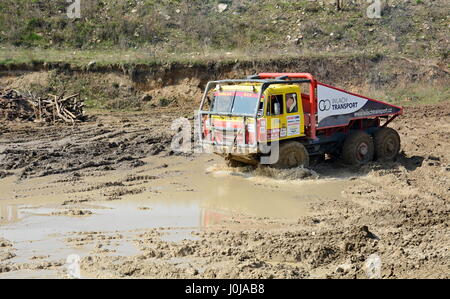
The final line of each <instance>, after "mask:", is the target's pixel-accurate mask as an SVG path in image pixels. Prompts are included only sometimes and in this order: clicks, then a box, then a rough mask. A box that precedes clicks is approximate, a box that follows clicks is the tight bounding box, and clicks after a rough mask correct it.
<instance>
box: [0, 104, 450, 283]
mask: <svg viewBox="0 0 450 299" xmlns="http://www.w3.org/2000/svg"><path fill="white" fill-rule="evenodd" d="M161 111H164V112H163V113H157V114H156V115H158V117H155V114H149V113H146V114H144V113H113V114H99V113H91V114H90V115H89V119H90V120H89V121H88V122H87V123H84V124H79V125H76V126H67V125H60V126H57V127H50V126H45V125H44V126H42V125H38V124H30V123H17V122H7V123H6V122H4V123H2V125H1V126H0V182H1V183H2V187H0V188H1V190H2V192H0V205H1V204H2V203H3V205H7V204H19V203H20V204H22V205H26V206H27V208H30V209H32V208H33V207H41V208H42V207H46V208H50V210H49V211H46V212H45V213H44V214H45V215H44V216H45V217H49V218H48V219H53V218H52V217H56V218H64V219H66V220H65V221H68V222H70V221H75V220H77V221H78V220H80V221H89V219H95V217H96V207H95V205H96V204H97V202H100V201H112V202H122V201H123V202H125V201H127V200H130V198H135V197H139V196H144V195H146V194H150V193H151V194H158V193H164V190H162V191H161V190H160V189H158V188H157V185H158V184H159V180H163V181H164V180H167V181H169V182H170V181H171V179H172V178H175V177H178V176H183V175H186V173H183V172H182V171H180V170H177V169H175V168H173V164H172V163H171V162H172V161H174V159H175V158H176V159H185V160H186V161H190V163H191V162H192V163H194V162H195V160H196V159H197V156H195V155H188V156H179V155H175V154H174V153H173V152H172V151H171V150H170V142H171V137H172V135H173V133H174V132H173V131H171V130H170V123H171V121H172V120H173V119H174V118H176V117H177V115H180V112H179V111H178V112H177V111H170V110H164V109H162V110H161ZM393 127H394V128H396V129H397V130H398V131H399V133H400V135H401V137H402V152H401V155H400V156H399V157H397V159H396V160H395V161H394V162H391V163H386V164H382V165H380V164H377V163H373V164H371V165H368V166H365V167H364V168H362V169H348V168H345V167H343V166H342V165H340V164H339V163H338V162H324V163H323V164H320V165H317V166H315V167H314V169H313V171H314V175H312V176H310V177H308V178H306V180H319V181H320V180H322V179H323V178H324V177H329V176H330V174H333V175H334V176H335V177H338V176H340V174H342V173H345V174H346V175H345V180H346V185H345V186H346V187H345V189H344V190H343V191H342V192H341V195H340V196H339V197H335V198H331V199H326V200H324V199H321V198H320V197H317V198H313V199H312V200H309V201H308V205H307V213H306V214H305V215H303V214H302V215H299V216H298V217H296V218H295V219H293V218H292V217H290V218H289V219H286V218H283V217H256V216H254V215H251V213H248V214H245V213H233V214H231V216H230V217H228V218H227V219H225V220H224V221H222V222H221V223H220V224H218V225H212V226H205V227H203V228H202V229H199V230H197V229H196V230H193V231H192V233H190V235H189V237H187V238H183V239H182V240H179V241H177V242H173V241H167V240H165V238H164V236H165V235H166V234H167V229H165V228H158V227H155V228H149V229H144V230H143V229H140V230H137V229H136V230H133V229H126V230H120V231H105V230H102V229H98V228H97V227H95V226H94V227H91V228H89V229H85V228H83V229H80V230H78V231H74V232H71V233H70V234H66V235H64V237H63V238H62V241H63V242H64V244H66V246H67V247H68V248H77V247H82V246H85V247H86V246H87V247H88V248H89V252H87V253H85V254H83V255H82V258H81V261H80V265H81V270H82V272H83V273H84V275H86V276H89V277H100V278H106V277H133V278H141V277H150V278H317V277H319V278H367V277H368V276H371V275H372V276H373V275H374V276H375V277H377V276H378V273H376V272H377V271H376V269H377V265H378V264H379V265H380V271H381V272H380V273H379V277H382V278H449V273H450V250H449V248H450V229H449V214H450V213H449V212H450V205H449V201H448V200H449V198H450V196H449V195H450V151H449V149H448V146H449V136H450V109H449V107H448V104H447V103H442V104H439V105H434V106H417V107H410V108H407V109H406V112H405V116H403V117H401V118H399V119H397V120H396V121H395V122H394V124H393ZM193 161H194V162H193ZM248 171H250V170H242V171H241V172H242V173H246V172H248ZM250 172H251V171H250ZM281 178H283V177H282V176H281ZM276 179H278V180H280V177H279V178H276ZM295 180H299V179H295ZM288 182H289V181H288ZM283 183H285V182H283ZM38 184H41V185H39V186H40V187H39V188H35V187H36V186H37V185H38ZM173 184H174V185H175V184H178V183H173ZM280 184H281V183H280ZM149 186H151V187H149ZM280 186H283V185H280ZM176 188H178V189H177V190H178V191H180V192H184V193H182V194H188V193H192V192H195V191H198V190H191V187H190V186H189V185H180V184H178V185H177V186H176ZM261 188H263V187H261ZM277 188H278V187H277ZM194 189H195V188H194ZM275 189H276V188H275ZM299 192H301V189H299ZM243 196H245V195H243ZM139 203H140V205H139V211H140V212H145V211H152V209H153V208H154V202H152V201H151V200H149V201H145V200H144V201H140V202H139ZM38 213H40V214H42V213H43V212H37V211H36V212H34V214H33V213H32V214H30V215H28V216H27V217H28V218H27V217H25V218H20V216H19V217H18V218H19V219H17V223H16V224H15V223H13V222H12V221H11V220H8V219H3V218H7V216H5V215H4V214H2V215H1V216H2V220H1V221H0V226H4V225H7V228H8V229H14V227H15V225H16V226H17V225H20V223H21V222H24V221H30V219H32V217H37V216H36V215H37V214H38ZM33 215H34V216H33ZM41 216H42V215H41ZM52 221H53V220H52ZM111 221H113V220H111ZM4 233H6V230H4V231H3V232H0V275H12V276H14V273H19V272H20V271H23V270H27V271H28V272H29V273H38V272H36V271H41V270H52V271H55V273H58V274H57V276H58V277H65V276H66V274H67V270H66V267H67V265H66V261H65V259H64V258H62V257H54V256H53V255H49V254H48V253H47V252H44V251H42V250H41V249H39V247H37V246H35V245H34V244H35V243H33V242H30V243H26V245H25V247H27V248H29V249H30V250H31V249H32V254H31V255H30V256H29V257H28V259H26V260H22V259H21V254H22V253H23V252H25V251H24V249H23V248H24V244H22V243H18V244H15V243H14V241H11V240H6V239H2V237H5V235H4ZM44 239H45V238H44ZM44 241H45V240H44ZM125 241H126V242H127V243H128V244H131V246H132V247H133V250H129V251H126V253H125V254H124V253H121V250H120V248H119V247H120V244H122V243H123V242H125ZM16 247H17V248H16ZM368 261H369V262H368ZM370 261H372V264H373V265H375V266H372V267H370V266H369V267H368V264H370ZM371 273H372V274H371Z"/></svg>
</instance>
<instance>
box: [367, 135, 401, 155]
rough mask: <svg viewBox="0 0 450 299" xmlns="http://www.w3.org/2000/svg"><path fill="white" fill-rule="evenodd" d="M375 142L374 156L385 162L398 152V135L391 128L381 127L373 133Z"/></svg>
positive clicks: (399, 142)
mask: <svg viewBox="0 0 450 299" xmlns="http://www.w3.org/2000/svg"><path fill="white" fill-rule="evenodd" d="M373 139H374V142H375V158H376V159H377V161H380V162H385V161H391V160H393V159H394V158H395V157H396V156H397V155H398V153H399V152H400V146H401V141H400V135H398V133H397V131H395V130H394V129H391V128H381V129H379V130H378V131H376V132H375V134H374V135H373Z"/></svg>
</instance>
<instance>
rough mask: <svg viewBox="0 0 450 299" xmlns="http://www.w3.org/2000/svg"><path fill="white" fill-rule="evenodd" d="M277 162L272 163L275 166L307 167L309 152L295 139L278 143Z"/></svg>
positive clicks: (284, 167)
mask: <svg viewBox="0 0 450 299" xmlns="http://www.w3.org/2000/svg"><path fill="white" fill-rule="evenodd" d="M279 153H280V156H279V158H278V162H276V163H275V164H273V165H272V167H275V168H281V169H286V168H294V167H300V166H303V167H308V166H309V154H308V151H307V150H306V148H305V146H304V145H303V144H301V143H300V142H297V141H287V142H284V143H281V145H280V151H279Z"/></svg>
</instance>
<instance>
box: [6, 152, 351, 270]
mask: <svg viewBox="0 0 450 299" xmlns="http://www.w3.org/2000/svg"><path fill="white" fill-rule="evenodd" d="M146 162H147V165H145V166H143V167H140V168H137V169H134V170H127V171H123V172H120V171H116V172H113V173H112V174H111V173H101V174H99V175H96V176H93V177H89V179H86V180H85V181H83V182H82V183H77V184H75V185H76V186H77V187H78V188H79V189H80V190H78V191H76V192H75V194H76V195H83V196H85V197H86V196H87V197H91V198H94V199H95V201H93V202H87V203H84V204H82V205H81V206H80V205H78V206H77V208H79V209H83V210H88V211H90V212H92V215H88V216H85V217H68V216H64V215H63V216H61V215H60V216H56V215H54V212H58V211H64V210H65V209H67V208H68V207H66V206H62V205H61V203H62V201H63V200H68V199H70V198H71V197H70V196H71V195H70V194H67V192H66V191H67V190H68V189H70V188H68V187H67V186H66V187H64V186H61V185H62V184H61V183H57V182H58V179H61V178H60V177H58V176H49V177H46V178H37V179H30V180H29V181H27V183H26V184H24V183H23V182H19V181H17V180H16V179H15V178H12V177H8V178H6V179H3V180H1V181H0V182H1V183H2V184H1V187H0V189H1V196H0V199H1V200H0V217H1V219H0V228H1V233H0V237H3V238H6V239H8V240H10V241H11V242H13V244H14V248H15V249H16V251H15V253H16V255H17V256H16V257H15V258H13V259H11V260H10V262H30V261H32V259H33V257H35V256H44V257H45V258H46V259H49V260H64V259H65V258H66V257H67V256H68V255H70V254H74V253H75V254H78V255H80V256H86V255H89V254H90V253H92V250H93V248H94V246H95V245H96V242H91V243H89V242H88V243H87V244H82V245H79V246H75V245H73V244H69V243H68V242H67V238H68V237H70V236H77V233H80V232H97V233H99V232H100V233H102V234H104V235H111V236H113V235H117V234H121V236H122V237H121V238H120V240H117V241H115V242H113V244H111V245H110V247H106V249H111V253H110V254H114V255H134V254H136V253H137V249H136V248H135V247H134V244H133V242H132V241H133V240H134V239H135V236H136V234H137V233H138V232H143V231H146V230H149V229H161V230H163V233H162V234H161V239H163V240H165V241H170V242H176V241H179V240H183V239H192V238H194V237H193V236H192V232H194V231H196V230H201V229H205V228H214V227H215V226H222V227H223V226H227V227H230V228H231V229H232V227H233V226H237V225H239V226H248V227H258V223H257V218H259V217H268V218H283V219H287V220H296V219H298V218H299V217H301V216H305V215H307V214H308V203H310V202H311V201H314V200H317V199H319V198H320V199H336V198H340V197H341V192H342V191H343V190H344V189H345V188H346V187H347V186H348V185H349V184H350V182H349V181H348V180H346V179H320V178H319V179H303V180H301V179H293V180H289V179H288V180H286V179H283V180H280V179H276V178H270V177H266V176H263V175H258V174H257V173H258V172H255V171H239V170H236V169H229V168H227V167H225V166H223V163H222V161H221V160H220V159H215V158H212V157H211V156H207V157H206V156H205V157H199V158H196V159H186V158H183V157H170V158H167V157H161V158H155V157H154V158H150V159H148V160H147V161H146ZM299 171H304V170H299ZM291 174H292V173H291ZM293 174H294V177H295V173H293ZM130 176H131V177H145V176H153V177H155V179H151V180H148V181H144V182H143V183H140V184H139V185H138V186H139V188H141V189H143V191H142V192H139V193H137V194H128V195H124V196H122V197H121V200H114V201H106V200H104V199H103V200H102V197H100V199H99V198H95V197H98V193H94V192H93V191H83V190H86V188H85V187H86V186H85V185H87V186H95V185H98V184H104V183H107V182H123V181H126V179H127V178H129V177H130ZM71 186H72V185H71ZM80 187H84V189H83V188H80ZM71 189H74V187H71ZM25 273H26V272H25ZM22 274H23V273H22ZM23 275H25V274H23ZM0 276H1V275H0Z"/></svg>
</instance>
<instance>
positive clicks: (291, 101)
mask: <svg viewBox="0 0 450 299" xmlns="http://www.w3.org/2000/svg"><path fill="white" fill-rule="evenodd" d="M297 112H298V100H297V94H296V93H288V94H286V113H297Z"/></svg>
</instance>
